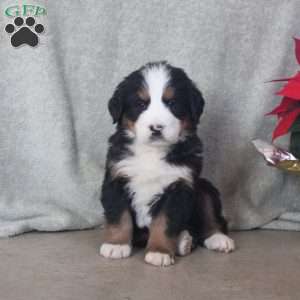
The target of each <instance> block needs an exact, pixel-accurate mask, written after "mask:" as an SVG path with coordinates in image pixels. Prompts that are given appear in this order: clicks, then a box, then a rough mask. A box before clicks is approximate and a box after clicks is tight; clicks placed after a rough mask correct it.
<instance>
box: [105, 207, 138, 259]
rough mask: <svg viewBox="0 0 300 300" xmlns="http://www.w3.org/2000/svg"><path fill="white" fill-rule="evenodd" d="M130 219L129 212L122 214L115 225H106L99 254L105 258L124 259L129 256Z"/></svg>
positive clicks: (130, 238)
mask: <svg viewBox="0 0 300 300" xmlns="http://www.w3.org/2000/svg"><path fill="white" fill-rule="evenodd" d="M131 240H132V219H131V215H130V214H129V212H128V211H127V210H126V211H124V212H123V214H122V216H121V218H120V221H119V222H118V223H116V224H110V223H107V224H106V226H105V232H104V243H103V244H102V245H101V247H100V254H101V255H102V256H104V257H107V258H125V257H128V256H129V255H130V254H131V248H132V247H131Z"/></svg>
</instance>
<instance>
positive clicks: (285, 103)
mask: <svg viewBox="0 0 300 300" xmlns="http://www.w3.org/2000/svg"><path fill="white" fill-rule="evenodd" d="M295 102H296V103H297V104H298V102H297V101H295V100H294V99H291V98H288V97H284V98H282V100H281V103H280V104H279V105H278V106H276V107H275V108H274V109H273V110H272V111H271V112H269V113H267V114H266V116H270V115H278V114H282V113H285V112H288V111H289V110H290V109H292V108H293V107H294V105H295Z"/></svg>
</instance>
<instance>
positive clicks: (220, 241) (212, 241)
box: [204, 233, 235, 253]
mask: <svg viewBox="0 0 300 300" xmlns="http://www.w3.org/2000/svg"><path fill="white" fill-rule="evenodd" d="M204 245H205V247H206V248H207V249H210V250H216V251H220V252H225V253H229V252H231V251H233V250H234V249H235V245H234V240H232V239H231V238H230V237H228V236H227V235H225V234H223V233H215V234H213V235H212V236H210V237H209V238H207V239H206V240H205V241H204Z"/></svg>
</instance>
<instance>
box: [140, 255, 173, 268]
mask: <svg viewBox="0 0 300 300" xmlns="http://www.w3.org/2000/svg"><path fill="white" fill-rule="evenodd" d="M145 262H146V263H148V264H151V265H154V266H158V267H167V266H170V265H173V264H174V262H175V261H174V257H172V256H171V255H170V254H167V253H160V252H147V253H146V256H145Z"/></svg>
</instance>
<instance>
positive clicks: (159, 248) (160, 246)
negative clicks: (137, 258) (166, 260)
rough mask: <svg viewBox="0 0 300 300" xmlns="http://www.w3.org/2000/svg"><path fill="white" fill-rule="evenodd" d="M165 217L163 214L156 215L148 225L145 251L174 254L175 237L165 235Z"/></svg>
mask: <svg viewBox="0 0 300 300" xmlns="http://www.w3.org/2000/svg"><path fill="white" fill-rule="evenodd" d="M166 229H167V217H166V216H165V215H164V214H161V215H159V216H158V217H156V218H155V219H154V220H153V221H152V223H151V225H150V236H149V239H148V244H147V249H146V252H160V253H167V254H170V255H171V256H174V255H175V251H176V239H173V238H169V237H168V236H167V235H166Z"/></svg>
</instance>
